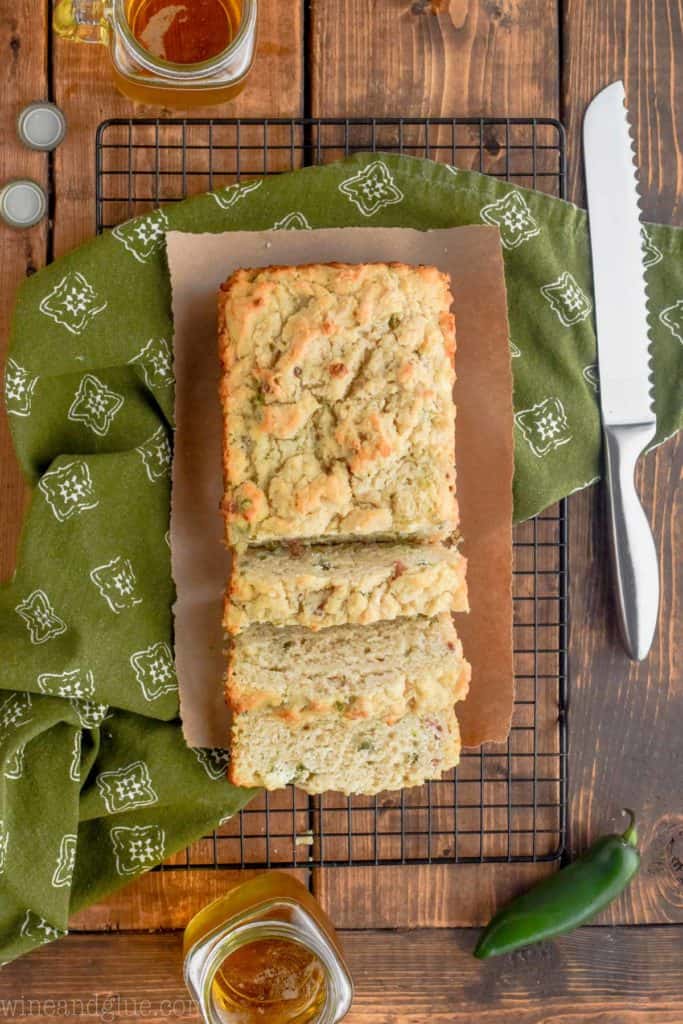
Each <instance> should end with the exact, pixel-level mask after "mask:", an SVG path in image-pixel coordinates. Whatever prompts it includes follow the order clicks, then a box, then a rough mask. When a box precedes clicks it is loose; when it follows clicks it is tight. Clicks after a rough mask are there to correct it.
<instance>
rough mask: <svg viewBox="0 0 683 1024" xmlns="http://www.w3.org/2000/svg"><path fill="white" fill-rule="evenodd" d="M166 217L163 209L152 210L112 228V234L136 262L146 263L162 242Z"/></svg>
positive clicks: (165, 227) (166, 221) (166, 223)
mask: <svg viewBox="0 0 683 1024" xmlns="http://www.w3.org/2000/svg"><path fill="white" fill-rule="evenodd" d="M167 228H168V217H167V216H166V214H165V213H164V211H163V210H154V211H153V212H152V213H148V214H145V216H144V217H135V218H133V220H127V221H126V222H125V223H124V224H120V225H119V226H118V227H116V228H114V230H113V231H112V235H113V236H114V238H115V239H116V240H117V241H118V242H121V243H122V244H123V246H124V247H125V248H126V249H127V250H128V252H129V253H130V254H131V256H134V257H135V259H136V260H137V261H138V263H146V262H147V260H148V259H150V257H152V256H153V255H154V253H156V252H159V251H160V249H162V247H163V244H164V236H165V234H166V229H167Z"/></svg>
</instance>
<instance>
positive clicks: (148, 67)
mask: <svg viewBox="0 0 683 1024" xmlns="http://www.w3.org/2000/svg"><path fill="white" fill-rule="evenodd" d="M256 13H257V0H58V3H57V5H56V7H55V12H54V16H53V26H54V29H55V31H56V32H57V34H58V35H60V36H62V38H65V39H70V40H74V41H77V42H87V43H103V44H104V45H105V46H107V47H108V48H109V53H110V56H111V60H112V65H113V72H114V81H115V82H116V85H117V86H118V88H119V90H120V91H121V92H122V93H124V95H126V96H128V97H129V98H130V99H133V100H138V101H140V102H143V103H151V104H154V105H156V106H159V105H161V106H167V107H191V106H196V105H198V104H216V103H223V102H225V101H226V100H229V99H232V97H234V96H236V95H237V94H238V93H239V92H241V91H242V89H243V88H244V84H245V79H246V77H247V74H248V73H249V70H250V68H251V65H252V63H253V60H254V50H255V44H256Z"/></svg>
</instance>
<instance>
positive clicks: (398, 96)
mask: <svg viewBox="0 0 683 1024" xmlns="http://www.w3.org/2000/svg"><path fill="white" fill-rule="evenodd" d="M446 6H447V8H448V9H447V10H444V11H443V13H441V14H439V15H437V16H433V15H431V14H430V13H429V12H428V9H427V5H426V4H422V3H419V2H418V3H412V4H411V3H410V2H409V0H387V2H385V3H382V4H376V3H372V2H370V0H312V3H311V39H312V55H311V62H310V74H311V102H312V112H313V115H314V116H318V117H322V116H326V117H336V116H340V117H344V116H347V115H348V116H358V117H364V116H370V115H378V116H379V115H390V114H392V115H401V114H405V115H412V116H431V117H437V116H440V115H443V116H453V115H461V116H465V115H470V114H471V115H478V114H489V115H501V114H502V115H505V114H509V115H520V116H523V115H529V116H538V117H541V116H544V115H546V116H551V117H552V116H555V115H556V114H557V110H558V102H559V94H558V79H557V67H558V52H559V50H558V42H559V37H558V23H557V11H556V7H557V5H556V4H555V3H549V2H548V0H526V2H524V3H520V2H518V0H505V2H503V3H481V2H480V0H451V2H450V4H449V5H446Z"/></svg>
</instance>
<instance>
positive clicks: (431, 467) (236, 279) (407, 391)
mask: <svg viewBox="0 0 683 1024" xmlns="http://www.w3.org/2000/svg"><path fill="white" fill-rule="evenodd" d="M451 302H452V296H451V292H450V282H449V278H448V275H446V274H442V273H441V272H440V271H439V270H437V269H436V268H435V267H411V266H407V265H405V264H402V263H391V264H388V263H369V264H333V263H330V264H313V265H310V266H299V267H296V266H294V267H266V268H264V269H252V270H244V269H243V270H238V271H237V272H236V273H235V274H233V275H232V277H231V278H230V279H229V280H228V281H226V282H225V284H224V285H222V289H221V292H220V295H219V303H218V322H219V352H220V358H221V362H222V367H223V376H222V380H221V386H220V397H221V404H222V408H223V422H224V437H223V464H224V478H225V496H224V501H223V510H224V514H225V520H226V536H227V541H228V543H229V544H231V545H233V546H235V547H238V548H244V547H246V545H247V544H263V543H270V542H275V541H280V540H287V539H320V540H327V539H330V540H341V539H348V538H354V537H357V536H358V535H365V536H374V537H382V538H385V539H397V538H400V537H417V538H429V539H432V538H444V537H448V536H449V535H450V534H451V533H452V532H453V530H454V529H455V527H456V526H457V521H458V514H457V504H456V499H455V467H454V451H453V449H454V427H455V406H454V404H453V382H454V379H455V374H454V368H453V358H454V352H455V327H454V319H453V315H452V314H451V312H450V306H451Z"/></svg>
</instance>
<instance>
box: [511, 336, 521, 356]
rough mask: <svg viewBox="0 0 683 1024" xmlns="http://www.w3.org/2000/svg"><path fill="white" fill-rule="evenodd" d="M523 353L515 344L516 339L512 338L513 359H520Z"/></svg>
mask: <svg viewBox="0 0 683 1024" xmlns="http://www.w3.org/2000/svg"><path fill="white" fill-rule="evenodd" d="M521 354H522V350H521V349H520V348H519V347H518V346H517V345H515V343H514V341H512V340H510V355H511V356H512V358H513V359H519V357H520V356H521Z"/></svg>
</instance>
